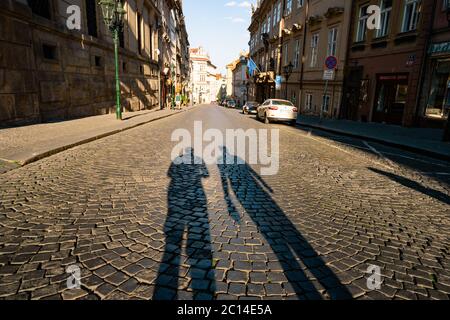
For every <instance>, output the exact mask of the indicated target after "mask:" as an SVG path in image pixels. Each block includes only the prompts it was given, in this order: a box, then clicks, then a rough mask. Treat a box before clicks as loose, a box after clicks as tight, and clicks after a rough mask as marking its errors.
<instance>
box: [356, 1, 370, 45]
mask: <svg viewBox="0 0 450 320" xmlns="http://www.w3.org/2000/svg"><path fill="white" fill-rule="evenodd" d="M368 8H369V6H368V5H363V6H361V7H360V8H359V18H358V29H357V32H356V39H355V40H356V42H361V41H364V40H366V31H367V19H369V15H368V14H367V9H368Z"/></svg>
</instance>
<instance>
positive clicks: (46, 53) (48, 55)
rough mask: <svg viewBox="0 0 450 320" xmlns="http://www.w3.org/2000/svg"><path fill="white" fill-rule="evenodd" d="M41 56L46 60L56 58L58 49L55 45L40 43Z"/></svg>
mask: <svg viewBox="0 0 450 320" xmlns="http://www.w3.org/2000/svg"><path fill="white" fill-rule="evenodd" d="M42 56H43V57H44V59H47V60H58V50H57V47H56V46H55V45H51V44H46V43H44V44H43V45H42Z"/></svg>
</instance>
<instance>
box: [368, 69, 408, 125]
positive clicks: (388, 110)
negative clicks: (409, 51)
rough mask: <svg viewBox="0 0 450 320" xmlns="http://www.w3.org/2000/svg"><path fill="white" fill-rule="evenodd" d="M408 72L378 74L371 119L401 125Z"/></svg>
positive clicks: (406, 95)
mask: <svg viewBox="0 0 450 320" xmlns="http://www.w3.org/2000/svg"><path fill="white" fill-rule="evenodd" d="M408 78H409V77H408V73H395V74H378V75H377V85H376V91H375V92H376V93H375V105H374V110H373V116H372V121H373V122H380V123H387V124H394V125H402V121H403V114H404V112H405V106H406V102H407V98H408Z"/></svg>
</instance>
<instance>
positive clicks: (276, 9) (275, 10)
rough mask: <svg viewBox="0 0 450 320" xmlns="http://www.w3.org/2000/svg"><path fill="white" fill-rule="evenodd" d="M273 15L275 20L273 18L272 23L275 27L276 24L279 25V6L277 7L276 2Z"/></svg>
mask: <svg viewBox="0 0 450 320" xmlns="http://www.w3.org/2000/svg"><path fill="white" fill-rule="evenodd" d="M272 16H273V20H272V23H273V25H272V27H273V28H275V26H276V25H277V22H278V21H277V16H278V7H277V5H276V4H275V5H274V6H273V10H272Z"/></svg>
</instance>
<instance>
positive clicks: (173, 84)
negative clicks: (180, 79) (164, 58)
mask: <svg viewBox="0 0 450 320" xmlns="http://www.w3.org/2000/svg"><path fill="white" fill-rule="evenodd" d="M170 70H171V78H172V88H171V95H172V97H171V102H172V103H171V104H172V110H175V66H174V65H173V63H172V64H171V65H170Z"/></svg>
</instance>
